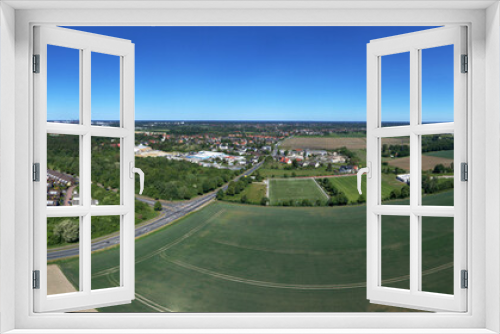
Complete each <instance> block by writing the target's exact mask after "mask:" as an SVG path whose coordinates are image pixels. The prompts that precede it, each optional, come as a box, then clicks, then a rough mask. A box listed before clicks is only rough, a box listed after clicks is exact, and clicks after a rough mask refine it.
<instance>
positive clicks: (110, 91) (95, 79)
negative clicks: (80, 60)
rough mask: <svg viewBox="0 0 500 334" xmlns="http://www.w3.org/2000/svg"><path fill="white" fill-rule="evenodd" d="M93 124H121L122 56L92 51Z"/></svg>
mask: <svg viewBox="0 0 500 334" xmlns="http://www.w3.org/2000/svg"><path fill="white" fill-rule="evenodd" d="M91 59H92V112H91V115H92V116H91V118H92V119H91V120H92V124H93V125H100V126H120V57H118V56H113V55H107V54H103V53H98V52H92V58H91Z"/></svg>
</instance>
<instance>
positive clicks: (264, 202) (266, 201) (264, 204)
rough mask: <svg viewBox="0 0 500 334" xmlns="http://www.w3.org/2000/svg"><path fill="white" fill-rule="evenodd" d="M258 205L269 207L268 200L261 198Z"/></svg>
mask: <svg viewBox="0 0 500 334" xmlns="http://www.w3.org/2000/svg"><path fill="white" fill-rule="evenodd" d="M260 205H262V206H266V205H269V198H267V197H262V199H261V200H260Z"/></svg>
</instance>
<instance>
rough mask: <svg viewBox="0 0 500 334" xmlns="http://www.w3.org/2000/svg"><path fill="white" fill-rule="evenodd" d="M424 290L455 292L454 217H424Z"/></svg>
mask: <svg viewBox="0 0 500 334" xmlns="http://www.w3.org/2000/svg"><path fill="white" fill-rule="evenodd" d="M422 291H428V292H437V293H446V294H453V218H450V217H422Z"/></svg>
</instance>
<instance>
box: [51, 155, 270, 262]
mask: <svg viewBox="0 0 500 334" xmlns="http://www.w3.org/2000/svg"><path fill="white" fill-rule="evenodd" d="M263 163H264V162H260V163H258V164H257V165H255V166H254V167H252V168H250V169H249V170H247V171H246V172H244V173H243V174H241V175H239V176H237V177H236V178H234V181H237V180H239V179H240V178H241V177H242V176H245V175H250V174H252V173H253V172H254V171H255V170H256V169H258V168H260V167H261V166H262V164H263ZM227 186H228V184H225V185H224V186H222V189H224V190H226V189H227ZM216 195H217V193H216V192H215V191H214V192H212V193H209V194H207V195H203V196H201V197H199V198H195V199H193V200H190V201H187V202H186V201H184V202H178V203H175V202H174V203H171V204H170V203H169V204H163V210H162V212H163V213H165V214H166V216H164V217H162V218H158V219H155V220H153V221H152V222H150V223H149V224H146V225H142V226H138V227H137V228H136V229H135V237H136V238H137V237H139V236H141V235H144V234H146V233H149V232H151V231H154V230H156V229H158V228H160V227H163V226H165V225H168V224H170V223H172V222H173V221H175V220H177V219H179V218H182V217H184V216H185V215H187V214H188V213H190V212H193V211H194V210H196V209H198V208H199V207H201V206H202V205H205V204H206V203H208V202H210V201H212V200H213V199H214V198H215V196H216ZM137 200H139V201H142V202H145V203H148V204H149V205H151V206H152V205H154V204H155V202H156V201H155V200H150V199H144V198H137ZM119 243H120V236H119V235H115V236H111V237H109V238H105V239H100V240H98V241H95V242H93V243H92V247H91V249H92V251H96V250H100V249H104V248H108V247H111V246H114V245H117V244H119ZM78 254H79V247H78V246H75V247H74V248H63V249H54V250H48V252H47V260H48V261H50V260H56V259H62V258H66V257H70V256H76V255H78Z"/></svg>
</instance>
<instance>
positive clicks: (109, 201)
mask: <svg viewBox="0 0 500 334" xmlns="http://www.w3.org/2000/svg"><path fill="white" fill-rule="evenodd" d="M91 147H92V156H91V159H92V176H91V177H92V192H91V193H92V205H119V204H120V139H118V138H104V137H92V140H91Z"/></svg>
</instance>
